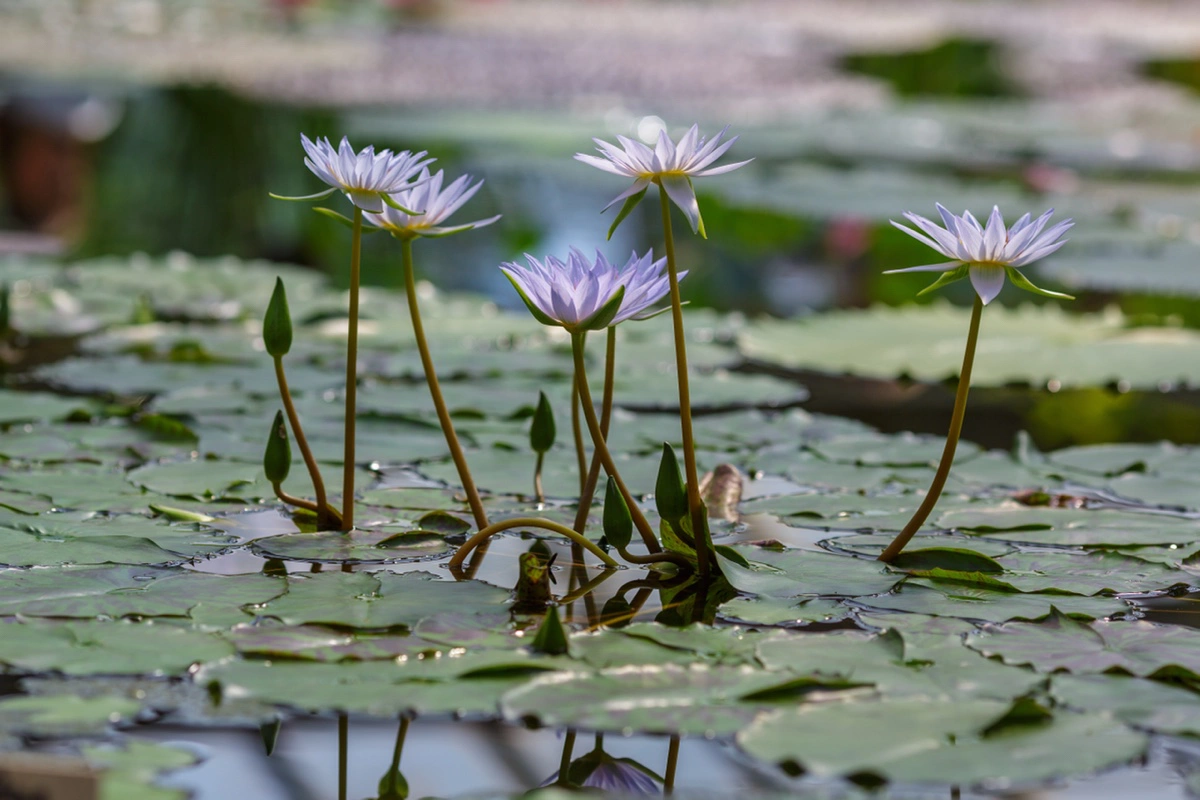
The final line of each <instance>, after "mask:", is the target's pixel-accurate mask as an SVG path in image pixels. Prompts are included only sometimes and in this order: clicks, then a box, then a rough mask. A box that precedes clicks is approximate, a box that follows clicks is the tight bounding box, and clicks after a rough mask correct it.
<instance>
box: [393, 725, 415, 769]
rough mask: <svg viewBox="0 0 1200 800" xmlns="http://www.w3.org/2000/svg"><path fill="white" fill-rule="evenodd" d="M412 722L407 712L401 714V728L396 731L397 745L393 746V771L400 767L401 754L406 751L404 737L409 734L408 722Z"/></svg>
mask: <svg viewBox="0 0 1200 800" xmlns="http://www.w3.org/2000/svg"><path fill="white" fill-rule="evenodd" d="M409 722H411V720H410V719H409V717H408V715H407V714H401V715H400V730H399V731H397V732H396V746H395V747H393V748H392V772H395V771H396V770H398V769H400V754H401V753H403V752H404V739H405V737H406V736H408V723H409Z"/></svg>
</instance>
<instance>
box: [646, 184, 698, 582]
mask: <svg viewBox="0 0 1200 800" xmlns="http://www.w3.org/2000/svg"><path fill="white" fill-rule="evenodd" d="M658 199H659V200H660V201H661V205H662V225H663V240H664V241H665V242H666V250H667V276H668V279H669V280H670V284H671V319H672V321H673V322H674V328H675V372H676V374H677V376H678V380H679V423H680V429H681V432H682V435H683V469H684V473H685V475H686V478H687V495H688V509H689V510H690V511H691V516H692V536H693V538H694V539H695V541H696V561H697V563H698V565H699V568H700V574H701V575H708V571H709V552H708V515H707V512H706V511H705V509H704V501H703V500H702V499H701V498H700V478H699V475H698V474H697V472H696V443H695V440H694V439H693V438H692V397H691V390H690V388H689V387H688V365H687V342H686V340H685V338H684V335H683V301H682V300H681V299H680V296H679V270H678V269H677V268H676V266H675V237H674V235H673V234H672V233H671V202H670V200H669V198H668V197H667V192H666V190H665V189H663V187H662V184H659V187H658Z"/></svg>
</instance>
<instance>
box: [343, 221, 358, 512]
mask: <svg viewBox="0 0 1200 800" xmlns="http://www.w3.org/2000/svg"><path fill="white" fill-rule="evenodd" d="M362 225H363V212H362V209H361V208H359V207H358V206H355V207H354V230H353V233H351V235H350V328H349V330H348V331H347V336H346V433H345V448H346V449H345V456H344V457H343V458H342V530H344V531H352V530H354V438H355V422H356V421H357V416H358V287H359V283H360V282H361V274H360V273H361V270H360V267H361V264H362Z"/></svg>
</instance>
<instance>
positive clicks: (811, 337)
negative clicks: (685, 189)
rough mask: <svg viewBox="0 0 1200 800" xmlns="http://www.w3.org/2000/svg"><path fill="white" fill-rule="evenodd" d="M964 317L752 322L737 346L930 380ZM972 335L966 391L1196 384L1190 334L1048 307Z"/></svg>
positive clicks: (947, 372) (999, 311)
mask: <svg viewBox="0 0 1200 800" xmlns="http://www.w3.org/2000/svg"><path fill="white" fill-rule="evenodd" d="M969 315H970V312H969V311H968V310H967V309H961V308H956V307H954V306H951V305H948V304H944V303H942V304H935V305H931V306H920V307H917V306H909V307H905V308H885V307H876V308H872V309H869V310H866V311H835V312H828V313H825V314H818V315H813V316H809V317H805V318H803V319H799V320H789V321H774V320H759V321H756V322H753V323H751V324H750V325H748V326H747V327H746V328H745V329H744V330H743V331H741V332H740V333H739V334H738V348H739V350H741V352H742V353H744V354H745V355H747V356H749V357H751V358H755V359H758V360H761V361H766V362H768V363H771V364H774V365H778V366H782V367H787V368H791V369H811V370H821V371H824V372H832V373H852V374H855V375H862V376H869V377H878V378H894V377H896V376H898V375H902V374H903V375H911V376H913V377H915V378H917V379H919V380H928V381H940V380H945V379H947V378H952V377H954V376H956V375H957V374H958V370H959V367H960V365H961V363H962V348H963V344H964V342H965V340H966V330H967V318H968V316H969ZM981 328H982V330H981V333H980V337H979V345H978V348H977V350H976V355H975V366H974V370H973V371H972V375H971V380H972V383H973V384H974V385H976V386H989V385H990V386H997V385H1003V384H1006V383H1014V382H1020V383H1028V384H1031V385H1033V386H1044V385H1046V384H1047V383H1048V382H1049V381H1057V385H1061V386H1103V385H1106V384H1108V383H1112V382H1115V381H1117V380H1122V381H1125V382H1127V383H1128V384H1130V385H1132V386H1135V387H1151V388H1152V387H1157V386H1158V384H1159V383H1160V382H1161V381H1164V380H1165V381H1183V382H1189V381H1190V382H1197V381H1200V356H1198V355H1197V354H1198V353H1200V334H1197V333H1196V332H1194V331H1187V330H1182V329H1179V328H1127V327H1126V326H1125V321H1124V320H1122V319H1121V318H1120V316H1119V315H1113V314H1103V315H1098V314H1097V315H1073V314H1068V313H1067V312H1066V311H1064V310H1062V309H1061V308H1059V307H1058V306H1056V305H1046V306H1022V307H1020V308H1015V309H1006V308H1003V307H997V308H994V309H988V313H987V314H985V315H984V318H983V323H982V326H981ZM896 331H904V335H903V336H901V337H897V336H896ZM811 342H821V343H822V345H821V347H811V346H809V343H811Z"/></svg>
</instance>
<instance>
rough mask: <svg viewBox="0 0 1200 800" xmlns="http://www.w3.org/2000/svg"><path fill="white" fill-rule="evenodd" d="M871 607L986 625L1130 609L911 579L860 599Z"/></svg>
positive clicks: (1094, 600)
mask: <svg viewBox="0 0 1200 800" xmlns="http://www.w3.org/2000/svg"><path fill="white" fill-rule="evenodd" d="M859 602H860V603H862V604H863V605H866V606H869V607H870V608H879V609H890V610H893V611H907V612H909V613H912V614H929V615H931V616H937V617H958V618H961V619H978V620H986V621H989V622H1004V621H1006V620H1010V619H1040V618H1042V617H1044V616H1046V615H1047V614H1049V613H1050V609H1051V607H1052V606H1057V607H1058V608H1060V609H1062V610H1063V611H1064V612H1065V613H1067V614H1071V615H1078V616H1082V617H1087V618H1089V619H1095V618H1098V617H1106V616H1109V615H1111V614H1119V613H1122V612H1124V611H1127V610H1129V606H1128V605H1126V604H1125V603H1123V602H1121V601H1120V600H1116V599H1110V598H1104V597H1070V596H1064V595H1052V594H1012V593H1009V592H1003V591H996V590H993V589H983V588H977V587H973V586H966V585H959V584H941V583H933V582H929V581H927V580H925V579H919V578H918V579H913V578H910V579H908V580H907V581H905V582H904V585H903V586H902V587H901V588H900V590H899V591H897V592H895V593H893V594H887V595H880V596H878V597H871V598H869V599H861V600H859Z"/></svg>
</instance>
